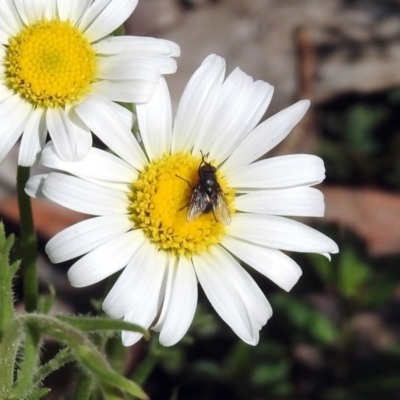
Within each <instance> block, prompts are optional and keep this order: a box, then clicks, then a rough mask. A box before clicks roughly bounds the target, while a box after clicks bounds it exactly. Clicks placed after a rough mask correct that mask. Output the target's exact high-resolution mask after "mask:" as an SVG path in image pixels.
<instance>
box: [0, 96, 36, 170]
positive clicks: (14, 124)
mask: <svg viewBox="0 0 400 400" xmlns="http://www.w3.org/2000/svg"><path fill="white" fill-rule="evenodd" d="M31 113H32V106H31V105H30V104H29V103H28V102H26V101H23V100H21V99H20V98H19V97H18V96H12V97H10V98H8V99H7V100H5V101H3V102H2V103H1V104H0V121H1V123H0V163H1V162H2V161H3V160H4V157H5V156H6V155H7V154H8V152H9V151H10V150H11V148H12V147H13V146H14V144H15V143H16V141H17V140H18V138H19V137H20V136H21V133H22V132H23V130H24V129H25V127H26V124H27V121H28V118H29V116H30V114H31Z"/></svg>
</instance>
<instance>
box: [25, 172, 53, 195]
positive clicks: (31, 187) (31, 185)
mask: <svg viewBox="0 0 400 400" xmlns="http://www.w3.org/2000/svg"><path fill="white" fill-rule="evenodd" d="M47 176H48V175H47V174H43V175H35V176H32V177H31V178H29V180H28V182H27V183H26V185H25V193H26V194H27V195H28V196H30V197H33V198H40V197H43V192H42V188H43V185H44V182H45V181H46V178H47Z"/></svg>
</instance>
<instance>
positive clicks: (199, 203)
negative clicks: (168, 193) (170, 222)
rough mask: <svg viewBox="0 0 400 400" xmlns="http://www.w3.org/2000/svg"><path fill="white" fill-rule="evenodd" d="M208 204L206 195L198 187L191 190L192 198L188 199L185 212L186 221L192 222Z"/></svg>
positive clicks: (208, 199)
mask: <svg viewBox="0 0 400 400" xmlns="http://www.w3.org/2000/svg"><path fill="white" fill-rule="evenodd" d="M209 202H210V198H209V196H208V194H207V193H206V192H205V191H204V190H202V189H201V188H199V187H195V188H194V190H193V194H192V198H191V199H190V204H189V208H188V210H187V214H186V218H187V220H188V221H193V220H194V219H195V218H197V217H198V216H199V215H201V213H203V212H204V210H205V209H206V208H207V205H208V204H209Z"/></svg>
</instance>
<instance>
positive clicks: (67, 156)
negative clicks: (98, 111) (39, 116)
mask: <svg viewBox="0 0 400 400" xmlns="http://www.w3.org/2000/svg"><path fill="white" fill-rule="evenodd" d="M46 122H47V127H48V130H49V134H50V137H51V138H52V139H53V142H54V146H55V147H56V149H57V153H58V154H59V156H60V157H61V158H62V159H64V160H68V161H79V160H82V159H83V158H85V157H86V155H87V153H88V152H89V150H90V148H91V146H92V135H91V133H90V131H89V130H88V129H87V127H85V126H84V125H83V124H82V121H81V120H80V119H78V117H77V115H76V114H75V112H74V111H73V110H71V111H70V112H68V113H67V112H66V111H64V110H63V109H61V108H48V109H47V112H46Z"/></svg>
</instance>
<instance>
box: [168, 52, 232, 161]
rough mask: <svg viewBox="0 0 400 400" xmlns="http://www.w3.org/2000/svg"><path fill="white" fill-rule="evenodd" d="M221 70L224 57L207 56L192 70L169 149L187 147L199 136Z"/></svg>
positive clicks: (215, 92) (216, 92) (222, 76)
mask: <svg viewBox="0 0 400 400" xmlns="http://www.w3.org/2000/svg"><path fill="white" fill-rule="evenodd" d="M224 74H225V60H224V59H223V58H221V57H218V56H216V55H211V56H208V57H207V58H206V59H205V60H204V61H203V63H202V64H201V66H200V68H198V69H197V71H196V72H195V73H194V74H193V76H192V77H191V78H190V81H189V83H188V84H187V86H186V88H185V90H184V92H183V95H182V98H181V100H180V102H179V106H178V111H177V114H176V117H175V123H174V127H173V134H172V152H173V153H177V152H179V151H190V150H191V149H192V147H193V145H194V143H195V142H197V141H202V136H204V135H207V134H209V132H207V131H206V130H205V129H203V128H202V126H203V124H204V123H205V121H208V120H207V118H208V114H210V113H211V112H212V110H213V107H214V103H215V101H216V98H217V95H218V93H219V90H220V88H221V86H222V82H223V79H224Z"/></svg>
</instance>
